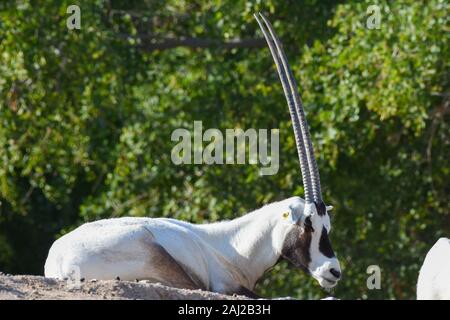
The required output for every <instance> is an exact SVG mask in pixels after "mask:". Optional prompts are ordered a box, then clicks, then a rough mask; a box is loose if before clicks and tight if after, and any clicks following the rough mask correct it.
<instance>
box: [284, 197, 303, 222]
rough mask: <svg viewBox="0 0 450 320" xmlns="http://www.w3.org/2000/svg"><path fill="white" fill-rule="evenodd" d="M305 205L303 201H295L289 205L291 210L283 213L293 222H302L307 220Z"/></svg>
mask: <svg viewBox="0 0 450 320" xmlns="http://www.w3.org/2000/svg"><path fill="white" fill-rule="evenodd" d="M304 210H305V206H304V203H303V202H302V201H295V202H294V203H292V204H290V205H289V210H288V211H286V212H284V213H283V218H285V219H287V220H288V221H289V222H290V223H292V224H301V223H302V222H303V221H304V220H305V213H304Z"/></svg>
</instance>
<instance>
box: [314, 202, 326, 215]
mask: <svg viewBox="0 0 450 320" xmlns="http://www.w3.org/2000/svg"><path fill="white" fill-rule="evenodd" d="M314 204H315V205H316V210H317V214H318V215H319V216H324V215H325V214H326V213H327V207H326V206H325V203H323V201H321V202H319V203H317V202H314Z"/></svg>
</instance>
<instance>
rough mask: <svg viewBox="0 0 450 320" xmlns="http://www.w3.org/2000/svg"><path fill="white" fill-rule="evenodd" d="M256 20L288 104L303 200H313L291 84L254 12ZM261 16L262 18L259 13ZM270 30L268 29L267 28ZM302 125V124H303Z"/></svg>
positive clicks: (309, 201) (272, 42)
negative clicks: (303, 192)
mask: <svg viewBox="0 0 450 320" xmlns="http://www.w3.org/2000/svg"><path fill="white" fill-rule="evenodd" d="M254 17H255V18H256V21H257V22H258V24H259V27H260V28H261V31H262V33H263V34H264V38H265V39H266V42H267V44H268V45H269V49H270V53H271V54H272V57H273V60H274V62H275V65H276V67H277V71H278V75H279V77H280V81H281V85H282V86H283V91H284V95H285V96H286V101H287V104H288V106H289V111H290V114H291V120H292V127H293V129H294V136H295V143H296V145H297V152H298V158H299V161H300V170H301V173H302V179H303V186H304V189H305V201H306V202H308V203H311V202H313V200H314V199H313V189H312V183H311V176H310V169H309V165H308V156H307V152H306V146H305V144H304V140H305V139H303V138H302V124H301V123H300V122H299V117H298V116H297V112H296V110H295V109H296V106H295V100H294V96H293V94H292V89H291V86H290V85H289V82H288V81H289V80H288V75H287V72H286V70H285V68H284V66H283V62H282V60H281V57H280V55H279V54H278V50H277V48H276V46H275V43H274V41H273V39H272V38H271V37H270V35H269V34H268V33H267V31H266V29H265V27H264V26H263V24H262V23H261V21H260V19H259V18H258V16H257V15H256V14H254ZM261 17H262V18H264V17H263V16H262V15H261ZM269 31H270V30H269ZM303 126H304V124H303Z"/></svg>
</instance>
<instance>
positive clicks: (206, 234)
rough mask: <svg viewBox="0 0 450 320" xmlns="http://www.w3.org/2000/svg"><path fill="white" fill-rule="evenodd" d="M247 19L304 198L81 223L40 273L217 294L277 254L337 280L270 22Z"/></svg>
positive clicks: (253, 277) (302, 127)
mask: <svg viewBox="0 0 450 320" xmlns="http://www.w3.org/2000/svg"><path fill="white" fill-rule="evenodd" d="M255 18H256V20H257V22H258V24H259V26H260V28H261V30H262V32H263V34H264V37H265V39H266V41H267V44H268V45H269V49H270V52H271V54H272V57H273V59H274V61H275V65H276V68H277V71H278V75H279V77H280V80H281V83H282V86H283V90H284V94H285V96H286V100H287V104H288V106H289V110H290V115H291V119H292V124H293V128H294V134H295V141H296V145H297V151H298V155H299V160H300V169H301V174H302V180H303V185H304V193H305V199H304V200H303V199H301V198H299V197H292V198H288V199H285V200H283V201H280V202H275V203H272V204H268V205H266V206H264V207H262V208H261V209H258V210H255V211H253V212H251V213H248V214H246V215H244V216H242V217H239V218H236V219H234V220H230V221H222V222H217V223H211V224H200V225H198V224H191V223H188V222H184V221H179V220H175V219H167V218H138V217H126V218H114V219H105V220H99V221H95V222H91V223H86V224H84V225H82V226H80V227H79V228H77V229H75V230H74V231H72V232H70V233H68V234H66V235H64V236H63V237H61V238H60V239H58V240H57V241H55V243H54V244H53V246H52V247H51V248H50V252H49V255H48V258H47V261H46V263H45V276H46V277H54V278H66V277H70V275H71V274H73V272H75V274H77V272H78V275H79V276H80V277H83V278H86V279H92V278H95V279H115V278H116V277H120V279H122V280H135V279H149V280H152V281H158V282H161V283H163V284H166V285H169V286H173V287H181V288H191V289H193V288H200V289H204V290H210V291H215V292H219V293H225V294H233V293H236V294H243V295H247V296H249V297H256V295H255V294H254V293H253V291H252V290H253V289H254V287H255V284H256V282H257V281H258V279H259V278H260V277H261V276H262V275H263V274H264V272H265V271H266V270H268V269H270V268H272V267H273V266H274V265H275V264H276V263H277V262H278V261H279V260H280V259H281V258H283V259H286V260H287V261H289V262H290V263H292V264H293V265H294V266H296V267H298V268H300V269H303V270H304V271H306V272H307V273H310V274H311V275H312V276H313V277H314V278H315V279H317V281H318V282H319V284H320V285H321V286H322V287H324V288H331V287H334V286H335V285H336V284H337V282H338V280H339V279H340V277H341V270H340V266H339V261H338V260H337V258H336V256H335V254H334V252H333V249H332V247H331V243H330V240H329V238H328V234H329V232H330V228H331V226H330V216H329V214H328V211H329V210H331V207H327V206H325V204H324V202H323V200H322V194H321V188H320V179H319V171H318V168H317V163H316V160H315V157H314V150H313V145H312V142H311V138H310V134H309V130H308V125H307V123H306V119H305V114H304V111H303V106H302V102H301V99H300V96H299V94H298V92H297V84H296V82H295V80H294V77H293V74H292V71H291V69H290V66H289V64H288V61H287V60H286V56H285V53H284V51H283V48H282V46H281V43H280V41H279V39H278V37H277V35H276V34H275V32H274V31H273V28H272V25H271V24H270V22H269V21H268V20H267V19H266V18H265V17H264V16H263V15H262V14H259V16H258V15H256V14H255Z"/></svg>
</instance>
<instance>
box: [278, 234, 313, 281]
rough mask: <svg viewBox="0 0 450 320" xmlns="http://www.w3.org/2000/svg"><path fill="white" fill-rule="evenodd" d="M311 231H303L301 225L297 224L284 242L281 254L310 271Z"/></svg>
mask: <svg viewBox="0 0 450 320" xmlns="http://www.w3.org/2000/svg"><path fill="white" fill-rule="evenodd" d="M310 247H311V232H306V231H303V230H302V228H301V227H300V226H295V227H294V228H293V229H292V230H291V231H290V232H289V233H288V234H287V236H286V238H285V239H284V243H283V249H282V251H281V256H282V257H283V258H285V259H286V260H288V261H289V262H290V263H292V264H293V265H294V266H296V267H298V268H301V269H302V270H303V271H305V272H306V273H309V270H308V266H309V263H310V262H311V254H310V251H309V248H310Z"/></svg>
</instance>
